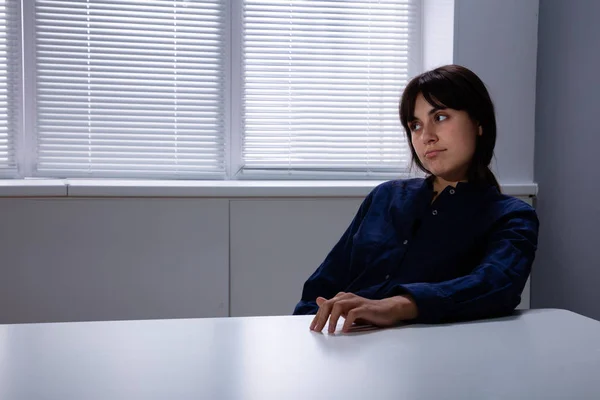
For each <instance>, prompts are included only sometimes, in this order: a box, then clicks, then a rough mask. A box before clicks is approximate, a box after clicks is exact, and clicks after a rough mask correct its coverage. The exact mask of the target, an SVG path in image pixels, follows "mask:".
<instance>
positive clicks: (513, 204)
mask: <svg viewBox="0 0 600 400" xmlns="http://www.w3.org/2000/svg"><path fill="white" fill-rule="evenodd" d="M486 197H487V198H488V201H489V207H488V211H489V213H490V214H491V215H492V216H493V218H494V219H496V220H498V219H504V220H505V219H512V218H522V219H525V220H529V221H531V222H534V223H536V224H538V223H539V222H538V217H537V213H536V211H535V209H534V208H533V207H532V206H531V205H530V204H528V203H527V202H525V201H524V200H522V199H519V198H517V197H514V196H509V195H506V194H502V193H500V192H498V191H497V190H494V191H492V192H491V193H488V196H486Z"/></svg>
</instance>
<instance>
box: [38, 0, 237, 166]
mask: <svg viewBox="0 0 600 400" xmlns="http://www.w3.org/2000/svg"><path fill="white" fill-rule="evenodd" d="M226 12H227V9H226V7H225V6H224V3H223V2H222V1H218V0H213V1H210V0H202V1H194V2H189V1H180V0H175V1H172V0H168V1H167V0H164V1H156V0H151V1H144V2H139V1H126V0H118V1H102V0H88V1H85V2H79V3H77V2H70V1H51V0H38V1H36V3H35V46H36V48H35V63H36V71H35V79H36V85H35V87H36V106H37V107H36V121H37V122H36V139H37V140H36V143H37V152H36V154H37V162H36V170H37V174H38V175H41V176H54V177H70V176H97V177H141V176H144V177H147V176H151V177H156V178H177V177H188V178H191V177H196V178H201V177H205V176H210V177H213V176H217V175H219V174H221V175H222V174H223V173H224V171H225V166H224V162H225V153H224V152H225V139H224V129H225V122H224V121H225V115H224V113H225V97H224V96H225V78H226V77H225V65H226V64H225V63H226V59H227V58H228V57H229V56H228V54H227V51H228V48H226V42H225V40H224V38H225V37H226V35H225V32H226V30H227V29H228V28H227V27H226V21H227V16H226V15H225V13H226ZM215 174H216V175H215Z"/></svg>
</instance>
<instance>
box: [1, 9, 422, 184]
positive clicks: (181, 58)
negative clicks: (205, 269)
mask: <svg viewBox="0 0 600 400" xmlns="http://www.w3.org/2000/svg"><path fill="white" fill-rule="evenodd" d="M5 3H6V4H9V3H10V4H18V3H19V2H18V1H13V2H10V1H6V2H5ZM22 6H23V21H24V29H23V32H24V36H23V52H22V54H23V62H24V65H25V66H26V67H25V70H24V71H25V79H24V102H23V104H24V109H23V115H24V117H23V118H21V119H22V120H23V123H24V126H23V128H22V129H21V128H20V125H19V124H15V123H10V122H9V121H10V120H11V118H13V119H15V121H17V122H18V121H19V118H20V115H21V113H20V111H21V110H20V109H19V110H16V111H19V113H16V111H15V112H13V114H15V115H16V116H17V117H16V118H15V115H13V114H11V111H10V110H9V109H8V108H7V111H5V112H4V115H3V116H4V121H7V122H6V123H5V126H6V130H5V131H4V130H3V131H0V168H3V169H4V170H6V171H11V170H12V171H17V170H16V167H17V166H18V173H16V172H14V173H13V176H18V177H28V176H36V177H57V178H69V177H128V178H156V179H244V178H255V179H263V178H274V179H278V178H286V177H289V176H292V177H302V178H328V177H332V178H334V177H355V178H361V177H362V178H367V177H373V178H378V177H383V176H385V175H386V174H388V173H390V174H394V175H396V176H397V175H398V173H400V172H404V171H406V168H407V165H408V158H409V151H408V147H407V145H406V143H405V138H404V133H403V130H402V128H401V125H400V123H399V121H398V100H399V98H400V95H401V93H402V90H403V87H404V86H405V85H406V83H407V81H408V79H409V77H410V76H411V75H414V74H416V73H418V72H419V71H420V69H421V64H422V61H421V60H422V56H421V54H422V53H421V36H420V32H421V10H420V1H419V0H348V1H327V0H320V1H309V0H294V1H280V0H231V1H229V0H197V1H184V0H148V1H139V0H115V1H104V0H79V1H65V0H35V1H32V2H28V1H24V2H23V3H22ZM16 8H18V7H16ZM9 14H10V13H9ZM9 14H7V15H9ZM13 19H14V20H15V21H18V20H19V18H16V17H15V18H5V19H4V21H5V24H4V25H5V26H6V27H8V26H9V25H10V21H12V20H13ZM5 30H6V31H7V32H8V30H9V28H5ZM17 31H18V29H16V30H15V32H17ZM15 43H19V40H16V41H15ZM13 47H14V46H13ZM11 49H12V48H11ZM14 49H17V50H16V52H15V50H14ZM14 49H12V50H10V51H9V50H7V52H6V54H7V56H6V57H5V58H4V60H5V64H6V66H5V70H6V71H8V72H10V65H12V64H14V65H17V63H18V62H19V63H20V60H21V58H20V54H21V53H20V50H18V46H16V47H14ZM11 63H12V64H11ZM18 69H19V68H16V70H18ZM8 75H10V74H8ZM10 79H13V81H11V80H10ZM14 79H20V78H19V77H18V75H15V74H12V75H11V77H10V78H9V79H7V80H6V82H7V84H6V86H5V92H7V93H8V92H10V82H14ZM0 83H1V82H0ZM17 86H18V85H17ZM0 89H2V87H1V86H0ZM3 93H4V92H3ZM13 96H18V93H17V94H13ZM15 98H16V97H15ZM16 103H17V104H20V102H16ZM7 104H10V103H7ZM9 114H10V115H9ZM11 129H12V130H11ZM15 138H20V139H22V140H20V141H19V143H22V144H23V145H22V146H21V147H19V146H17V147H15V146H14V145H13V142H14V141H15V140H14V139H15ZM15 149H16V152H15ZM17 161H18V162H17ZM11 168H12V169H11Z"/></svg>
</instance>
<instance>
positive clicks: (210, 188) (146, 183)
mask: <svg viewBox="0 0 600 400" xmlns="http://www.w3.org/2000/svg"><path fill="white" fill-rule="evenodd" d="M381 182H382V181H380V180H377V181H376V180H353V181H343V180H340V181H153V180H108V179H107V180H105V179H95V180H91V179H64V180H61V179H11V180H0V197H213V198H231V197H365V196H366V195H367V194H368V193H369V192H370V191H371V190H372V189H373V188H374V187H375V186H377V185H378V184H380V183H381ZM502 190H503V192H504V193H505V194H508V195H511V196H535V195H536V194H537V184H536V183H524V184H506V185H502Z"/></svg>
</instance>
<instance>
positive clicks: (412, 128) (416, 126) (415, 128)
mask: <svg viewBox="0 0 600 400" xmlns="http://www.w3.org/2000/svg"><path fill="white" fill-rule="evenodd" d="M419 129H421V124H419V123H418V122H415V123H413V124H412V125H411V126H410V130H411V131H413V132H415V131H418V130H419Z"/></svg>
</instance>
